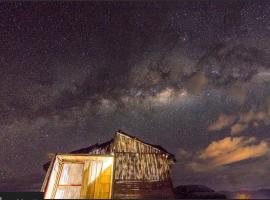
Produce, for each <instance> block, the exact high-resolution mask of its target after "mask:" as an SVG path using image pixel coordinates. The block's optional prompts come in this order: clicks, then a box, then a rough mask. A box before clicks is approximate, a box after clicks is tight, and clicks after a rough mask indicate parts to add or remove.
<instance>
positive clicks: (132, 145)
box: [113, 134, 174, 199]
mask: <svg viewBox="0 0 270 200" xmlns="http://www.w3.org/2000/svg"><path fill="white" fill-rule="evenodd" d="M114 156H115V171H114V173H115V174H114V191H113V194H114V198H116V199H117V198H119V199H120V198H124V199H134V198H135V199H140V198H174V192H173V188H172V183H171V179H170V168H171V164H172V161H171V160H169V159H168V156H167V155H166V153H164V152H163V151H161V150H160V149H158V148H155V147H153V146H151V145H148V144H145V143H143V142H141V141H139V140H137V139H136V138H132V137H128V136H126V135H123V134H116V136H115V138H114Z"/></svg>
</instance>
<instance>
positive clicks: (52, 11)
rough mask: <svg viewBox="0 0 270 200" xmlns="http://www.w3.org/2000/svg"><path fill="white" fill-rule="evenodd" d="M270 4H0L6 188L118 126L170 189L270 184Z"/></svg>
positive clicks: (25, 182) (32, 183)
mask: <svg viewBox="0 0 270 200" xmlns="http://www.w3.org/2000/svg"><path fill="white" fill-rule="evenodd" d="M269 32H270V2H268V1H181V2H180V1H179V2H176V1H175V2H153V1H152V2H2V3H0V33H1V37H0V47H1V48H0V69H1V71H0V85H1V86H0V109H1V112H0V140H1V142H2V143H1V146H0V158H1V161H0V190H1V191H7V190H9V191H31V190H35V191H38V190H39V189H40V186H41V183H42V180H43V178H44V172H43V171H42V165H43V164H44V163H46V162H47V161H48V154H49V153H55V152H70V151H72V150H76V149H79V148H83V147H87V146H89V145H91V144H95V143H99V142H105V141H107V140H109V139H111V138H112V136H113V134H114V132H115V131H117V130H118V129H121V130H123V131H125V132H127V133H129V134H131V135H134V136H136V137H139V138H141V139H142V140H145V141H147V142H149V143H153V144H159V145H161V146H163V147H164V148H165V149H167V150H168V151H169V152H171V153H174V154H175V155H176V158H177V163H176V165H175V166H174V168H173V172H172V178H173V182H174V185H179V184H204V185H207V186H210V187H212V188H214V189H216V190H233V189H257V188H267V187H269V185H270V176H269V164H270V153H269V150H270V140H269V139H270V138H269V128H270V103H269V100H270V87H269V83H270V69H269V68H270V56H269V55H270V34H269Z"/></svg>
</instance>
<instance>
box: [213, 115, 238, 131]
mask: <svg viewBox="0 0 270 200" xmlns="http://www.w3.org/2000/svg"><path fill="white" fill-rule="evenodd" d="M235 120H236V116H235V115H225V114H223V113H222V114H221V115H219V117H218V119H217V120H216V121H214V122H213V123H212V124H211V125H210V126H209V127H208V131H218V130H221V129H223V128H225V127H228V126H230V125H231V124H233V123H234V121H235Z"/></svg>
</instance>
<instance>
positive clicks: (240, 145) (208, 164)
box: [189, 137, 269, 171]
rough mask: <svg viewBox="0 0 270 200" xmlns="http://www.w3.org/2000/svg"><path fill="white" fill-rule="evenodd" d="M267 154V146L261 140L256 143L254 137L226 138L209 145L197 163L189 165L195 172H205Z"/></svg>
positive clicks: (265, 142) (266, 143)
mask: <svg viewBox="0 0 270 200" xmlns="http://www.w3.org/2000/svg"><path fill="white" fill-rule="evenodd" d="M268 152H269V144H268V142H267V141H265V140H262V141H260V142H259V143H257V141H256V138H255V137H249V138H248V137H226V138H224V139H222V140H219V141H214V142H212V143H210V144H209V145H208V146H207V147H206V149H205V150H203V151H202V152H201V153H200V154H199V156H198V158H197V161H195V162H192V163H190V164H189V165H190V167H191V168H192V169H193V170H195V171H205V170H210V169H213V168H217V167H220V166H223V165H227V164H231V163H235V162H239V161H242V160H247V159H250V158H256V157H261V156H264V155H266V154H267V153H268Z"/></svg>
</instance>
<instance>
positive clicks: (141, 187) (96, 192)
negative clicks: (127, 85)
mask: <svg viewBox="0 0 270 200" xmlns="http://www.w3.org/2000/svg"><path fill="white" fill-rule="evenodd" d="M174 163H175V157H174V155H172V154H170V153H168V152H167V151H166V150H165V149H163V148H162V147H160V146H157V145H151V144H148V143H145V142H143V141H141V140H139V139H137V138H135V137H132V136H130V135H128V134H126V133H124V132H122V131H117V132H116V133H115V136H114V138H113V139H112V140H110V141H108V142H106V143H103V144H96V145H93V146H90V147H87V148H84V149H80V150H77V151H73V152H71V153H69V154H55V155H54V156H53V158H52V161H51V162H50V163H47V164H45V165H44V168H45V170H47V174H46V177H45V180H44V183H43V186H42V189H41V191H43V192H44V197H45V199H53V198H56V199H57V198H61V199H64V198H73V199H79V198H88V199H111V198H112V199H145V198H174V192H173V187H172V182H171V178H170V170H171V167H172V165H173V164H174Z"/></svg>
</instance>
